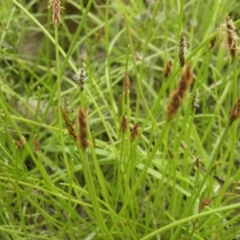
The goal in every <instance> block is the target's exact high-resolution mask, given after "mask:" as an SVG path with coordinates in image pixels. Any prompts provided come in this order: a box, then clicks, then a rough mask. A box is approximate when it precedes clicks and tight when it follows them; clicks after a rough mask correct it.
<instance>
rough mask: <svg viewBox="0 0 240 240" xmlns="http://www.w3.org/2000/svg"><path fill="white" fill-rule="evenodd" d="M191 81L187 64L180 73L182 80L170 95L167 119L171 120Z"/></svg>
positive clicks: (189, 65)
mask: <svg viewBox="0 0 240 240" xmlns="http://www.w3.org/2000/svg"><path fill="white" fill-rule="evenodd" d="M192 81H193V73H192V71H191V63H190V62H189V63H188V64H187V66H186V69H185V70H184V71H183V72H182V78H181V81H180V83H179V85H178V88H177V89H176V90H175V91H174V92H173V94H172V97H171V98H172V100H171V102H170V104H169V105H168V118H169V119H172V118H173V117H174V116H175V114H176V112H177V110H178V108H179V107H180V105H181V103H182V100H183V97H184V95H185V94H186V92H187V90H188V88H189V86H190V85H191V83H192Z"/></svg>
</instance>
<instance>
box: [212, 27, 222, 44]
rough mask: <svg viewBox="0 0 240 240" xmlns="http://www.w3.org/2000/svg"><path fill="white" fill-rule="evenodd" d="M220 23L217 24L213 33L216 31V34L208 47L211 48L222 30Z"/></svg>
mask: <svg viewBox="0 0 240 240" xmlns="http://www.w3.org/2000/svg"><path fill="white" fill-rule="evenodd" d="M222 27H223V26H222V25H220V26H218V27H217V29H216V30H215V33H218V35H217V36H216V37H215V38H213V39H212V40H211V42H210V47H211V48H213V47H214V46H215V45H216V42H217V41H218V39H219V37H220V34H221V30H222Z"/></svg>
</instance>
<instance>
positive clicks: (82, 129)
mask: <svg viewBox="0 0 240 240" xmlns="http://www.w3.org/2000/svg"><path fill="white" fill-rule="evenodd" d="M78 124H79V130H78V131H79V132H78V141H79V145H80V148H82V149H84V150H85V149H86V148H87V147H88V146H89V142H88V139H87V113H86V111H85V109H84V108H83V107H79V111H78Z"/></svg>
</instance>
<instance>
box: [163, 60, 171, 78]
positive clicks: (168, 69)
mask: <svg viewBox="0 0 240 240" xmlns="http://www.w3.org/2000/svg"><path fill="white" fill-rule="evenodd" d="M172 66H173V62H172V60H169V61H168V62H167V63H166V64H165V65H164V67H163V74H164V77H165V78H168V77H169V76H170V74H171V70H172Z"/></svg>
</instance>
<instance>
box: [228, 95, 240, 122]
mask: <svg viewBox="0 0 240 240" xmlns="http://www.w3.org/2000/svg"><path fill="white" fill-rule="evenodd" d="M238 118H240V98H239V99H238V101H237V103H236V104H235V105H234V106H233V108H232V110H231V113H230V118H229V124H230V125H231V124H232V123H233V122H234V121H235V120H237V119H238Z"/></svg>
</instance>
